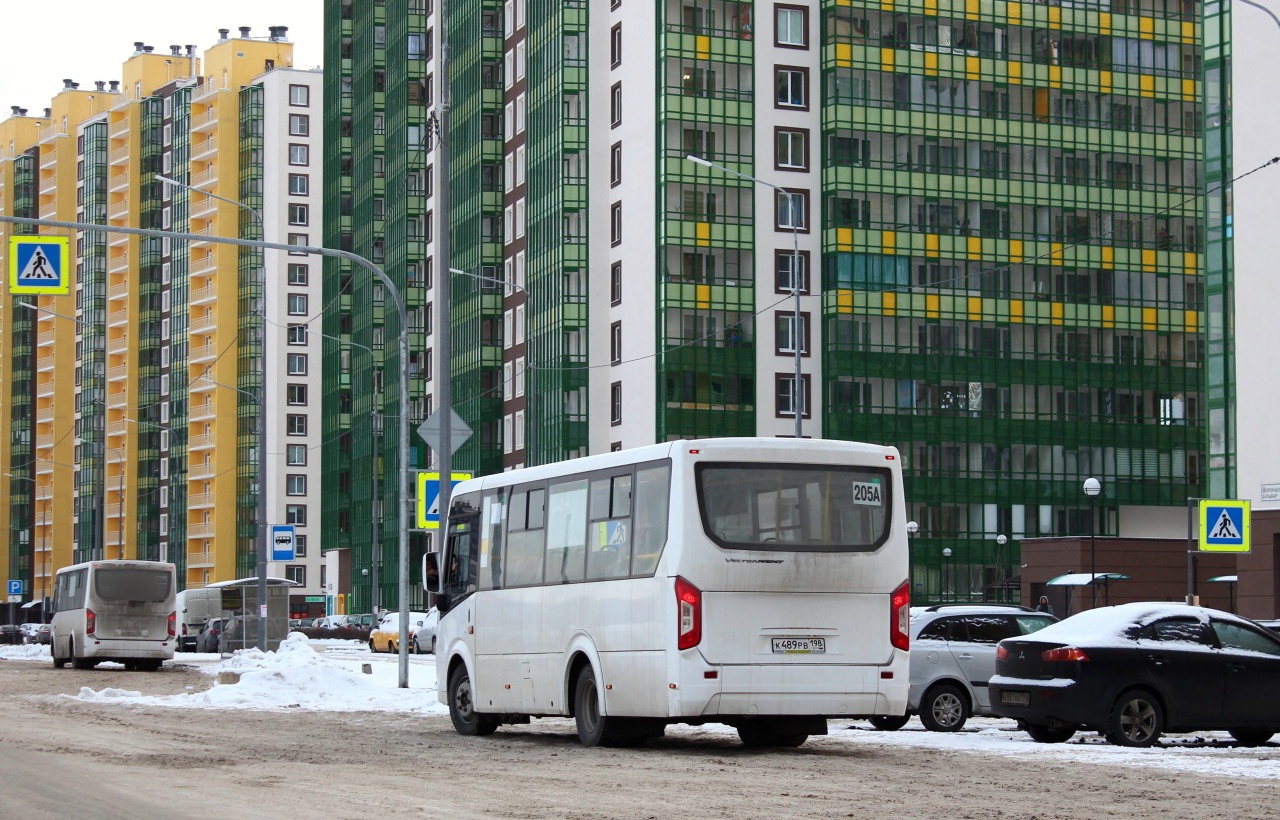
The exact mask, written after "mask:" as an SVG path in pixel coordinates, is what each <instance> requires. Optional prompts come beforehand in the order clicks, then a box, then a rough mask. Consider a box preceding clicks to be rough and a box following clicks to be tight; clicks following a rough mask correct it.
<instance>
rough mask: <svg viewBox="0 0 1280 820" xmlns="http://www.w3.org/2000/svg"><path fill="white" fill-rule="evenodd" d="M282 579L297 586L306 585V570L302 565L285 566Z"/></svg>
mask: <svg viewBox="0 0 1280 820" xmlns="http://www.w3.org/2000/svg"><path fill="white" fill-rule="evenodd" d="M284 577H285V578H287V579H288V580H290V581H293V582H294V583H295V584H298V585H299V586H304V587H305V586H306V585H307V568H306V566H305V565H303V564H285V566H284Z"/></svg>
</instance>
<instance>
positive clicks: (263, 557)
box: [152, 174, 269, 652]
mask: <svg viewBox="0 0 1280 820" xmlns="http://www.w3.org/2000/svg"><path fill="white" fill-rule="evenodd" d="M152 176H153V177H154V178H155V179H158V180H159V181H161V182H163V183H164V184H166V185H172V186H174V187H176V188H182V189H184V190H187V191H194V192H195V193H197V194H203V195H204V196H206V197H208V198H209V199H216V200H218V201H219V202H225V203H227V204H228V205H235V206H236V207H237V208H240V209H242V210H244V211H245V212H247V213H248V214H249V215H250V216H252V217H253V219H254V221H255V222H257V223H258V235H259V236H260V237H262V238H266V222H265V221H264V220H263V218H262V212H261V211H259V210H258V209H257V208H251V207H250V206H248V205H246V204H244V203H243V202H240V201H238V200H235V199H230V198H228V197H224V196H218V195H217V194H211V193H209V192H208V191H205V190H203V189H201V188H197V187H195V186H194V185H188V184H187V183H185V182H179V181H178V180H176V179H170V178H169V177H166V176H161V175H160V174H153V175H152ZM237 233H239V231H237ZM256 250H259V251H265V249H264V248H256ZM258 310H259V315H258V333H257V339H256V340H255V341H256V342H257V344H258V357H259V362H258V364H259V367H260V368H261V371H262V372H261V375H260V383H259V386H258V396H257V400H258V493H257V496H258V497H257V504H256V507H257V509H256V510H255V516H256V518H257V520H256V521H255V522H254V523H255V525H256V526H255V530H256V532H257V536H256V540H257V542H258V544H257V547H258V549H257V553H258V649H259V651H262V652H265V651H267V626H266V624H267V556H268V555H269V552H268V549H267V260H266V257H265V253H264V255H263V259H262V264H261V265H260V266H259V268H258Z"/></svg>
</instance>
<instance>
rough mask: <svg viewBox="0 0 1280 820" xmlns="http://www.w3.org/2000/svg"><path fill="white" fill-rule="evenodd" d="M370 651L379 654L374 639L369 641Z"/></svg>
mask: <svg viewBox="0 0 1280 820" xmlns="http://www.w3.org/2000/svg"><path fill="white" fill-rule="evenodd" d="M369 651H370V652H372V653H373V654H375V655H376V654H378V647H377V646H375V645H374V643H373V638H370V639H369Z"/></svg>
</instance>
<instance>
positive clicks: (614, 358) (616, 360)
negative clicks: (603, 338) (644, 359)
mask: <svg viewBox="0 0 1280 820" xmlns="http://www.w3.org/2000/svg"><path fill="white" fill-rule="evenodd" d="M609 362H610V363H611V364H622V322H614V323H613V324H612V325H610V326H609Z"/></svg>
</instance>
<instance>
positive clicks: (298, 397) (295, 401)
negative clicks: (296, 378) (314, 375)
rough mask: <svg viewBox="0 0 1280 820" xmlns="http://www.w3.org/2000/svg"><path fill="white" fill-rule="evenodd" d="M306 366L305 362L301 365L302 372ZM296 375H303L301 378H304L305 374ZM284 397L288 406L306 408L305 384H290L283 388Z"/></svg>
mask: <svg viewBox="0 0 1280 820" xmlns="http://www.w3.org/2000/svg"><path fill="white" fill-rule="evenodd" d="M306 364H307V363H306V362H305V361H304V362H303V363H302V365H303V369H304V370H305V369H306ZM289 375H291V376H292V375H295V374H293V373H290V374H289ZM296 375H303V376H305V375H306V374H305V373H300V374H296ZM285 396H286V397H287V400H288V402H289V404H290V405H292V406H294V407H306V406H307V386H306V385H305V384H291V385H288V386H287V387H286V388H285Z"/></svg>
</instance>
